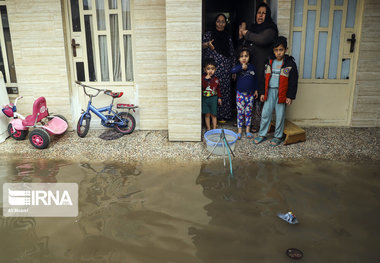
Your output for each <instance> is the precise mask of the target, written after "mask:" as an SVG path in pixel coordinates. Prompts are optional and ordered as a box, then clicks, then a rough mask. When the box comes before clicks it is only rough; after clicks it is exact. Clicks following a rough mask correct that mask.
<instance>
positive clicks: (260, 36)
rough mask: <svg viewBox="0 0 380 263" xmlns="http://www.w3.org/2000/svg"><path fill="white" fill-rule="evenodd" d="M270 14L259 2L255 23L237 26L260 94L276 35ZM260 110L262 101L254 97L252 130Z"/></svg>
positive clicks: (257, 125)
mask: <svg viewBox="0 0 380 263" xmlns="http://www.w3.org/2000/svg"><path fill="white" fill-rule="evenodd" d="M271 15H272V13H271V10H270V8H269V6H268V5H267V4H266V3H260V4H259V6H258V8H257V11H256V19H255V23H254V24H253V25H252V27H251V28H250V30H247V29H246V23H244V22H243V23H242V24H241V25H240V26H239V43H240V45H242V46H244V47H247V48H248V49H249V50H250V52H251V54H252V62H253V65H254V66H255V68H256V74H257V81H258V88H259V94H260V95H261V92H264V84H265V78H264V65H265V62H266V60H267V59H268V57H269V56H270V55H271V54H272V52H273V51H272V48H273V47H272V45H273V43H274V41H275V39H276V38H277V36H278V29H277V25H276V24H275V23H274V22H273V20H272V16H271ZM259 97H260V96H259ZM261 111H262V103H261V102H260V101H259V100H257V99H256V100H255V102H254V111H253V114H252V121H251V125H252V131H253V132H257V131H259V129H260V121H261Z"/></svg>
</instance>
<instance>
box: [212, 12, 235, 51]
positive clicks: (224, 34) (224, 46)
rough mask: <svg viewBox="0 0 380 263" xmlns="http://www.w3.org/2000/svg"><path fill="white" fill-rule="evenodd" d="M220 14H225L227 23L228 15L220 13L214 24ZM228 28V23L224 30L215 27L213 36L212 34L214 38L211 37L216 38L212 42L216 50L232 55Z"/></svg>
mask: <svg viewBox="0 0 380 263" xmlns="http://www.w3.org/2000/svg"><path fill="white" fill-rule="evenodd" d="M219 16H223V17H224V19H225V20H226V23H227V17H226V16H225V15H223V14H218V15H217V16H216V18H215V21H214V22H215V23H214V25H215V24H216V20H218V17H219ZM226 28H227V24H226V27H224V30H223V31H219V30H217V29H216V28H215V29H214V30H213V31H212V36H211V37H212V38H211V39H214V42H212V44H213V46H214V47H215V51H216V52H218V53H219V54H221V55H223V56H225V57H230V56H231V54H230V35H229V33H228V31H227V30H226Z"/></svg>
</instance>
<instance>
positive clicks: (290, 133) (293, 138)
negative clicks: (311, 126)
mask: <svg viewBox="0 0 380 263" xmlns="http://www.w3.org/2000/svg"><path fill="white" fill-rule="evenodd" d="M275 127H276V123H275V122H274V121H272V122H271V125H270V127H269V132H274V130H275ZM284 134H285V136H286V137H285V141H284V144H285V145H287V144H292V143H297V142H304V141H306V132H305V130H304V129H302V128H300V127H298V126H297V125H295V124H294V123H293V122H291V121H288V120H285V128H284Z"/></svg>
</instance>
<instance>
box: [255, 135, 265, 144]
mask: <svg viewBox="0 0 380 263" xmlns="http://www.w3.org/2000/svg"><path fill="white" fill-rule="evenodd" d="M266 140H267V137H262V136H258V137H256V138H255V139H254V140H253V143H254V144H259V143H262V142H263V141H266Z"/></svg>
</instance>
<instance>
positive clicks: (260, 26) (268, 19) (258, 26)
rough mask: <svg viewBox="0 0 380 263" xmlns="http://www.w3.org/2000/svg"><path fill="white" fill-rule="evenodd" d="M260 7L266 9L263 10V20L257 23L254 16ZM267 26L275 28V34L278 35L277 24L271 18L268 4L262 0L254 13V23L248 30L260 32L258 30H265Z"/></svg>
mask: <svg viewBox="0 0 380 263" xmlns="http://www.w3.org/2000/svg"><path fill="white" fill-rule="evenodd" d="M260 7H265V9H266V11H265V13H266V15H265V20H264V22H262V23H261V24H257V22H256V16H257V12H258V11H259V9H260ZM267 28H273V29H274V30H276V32H277V35H278V29H277V25H276V24H275V23H274V22H273V20H272V11H271V10H270V8H269V6H268V5H267V4H266V3H264V2H262V3H260V4H259V6H258V7H257V10H256V14H255V23H254V24H253V25H252V27H251V30H250V31H251V32H253V33H260V32H262V31H263V30H265V29H267Z"/></svg>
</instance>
